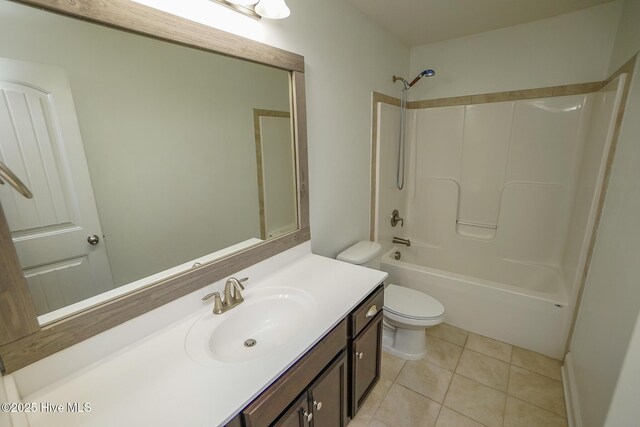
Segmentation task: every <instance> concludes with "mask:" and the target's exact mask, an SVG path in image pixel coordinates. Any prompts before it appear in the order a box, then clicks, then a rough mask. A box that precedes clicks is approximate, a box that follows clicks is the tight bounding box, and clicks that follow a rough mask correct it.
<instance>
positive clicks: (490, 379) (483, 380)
mask: <svg viewBox="0 0 640 427" xmlns="http://www.w3.org/2000/svg"><path fill="white" fill-rule="evenodd" d="M456 373H458V374H460V375H462V376H465V377H467V378H469V379H472V380H474V381H477V382H479V383H480V384H484V385H488V386H489V387H491V388H495V389H498V390H500V391H507V384H508V382H509V364H508V363H504V362H502V361H500V360H498V359H494V358H493V357H489V356H485V355H484V354H480V353H476V352H475V351H471V350H469V349H468V348H465V349H464V351H463V352H462V356H461V357H460V362H458V367H457V368H456Z"/></svg>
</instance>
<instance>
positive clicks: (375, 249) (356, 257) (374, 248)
mask: <svg viewBox="0 0 640 427" xmlns="http://www.w3.org/2000/svg"><path fill="white" fill-rule="evenodd" d="M381 249H382V246H381V245H380V243H378V242H371V241H369V240H363V241H362V242H358V243H356V244H355V245H353V246H350V247H348V248H347V249H345V250H344V251H342V252H340V253H339V254H338V257H337V260H338V261H344V262H348V263H350V264H356V265H362V266H364V267H369V268H375V269H376V270H379V267H380V258H378V255H379V254H380V250H381Z"/></svg>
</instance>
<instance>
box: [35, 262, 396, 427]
mask: <svg viewBox="0 0 640 427" xmlns="http://www.w3.org/2000/svg"><path fill="white" fill-rule="evenodd" d="M386 276H387V275H386V273H383V272H380V271H376V270H371V269H367V268H362V267H358V266H355V265H351V264H346V263H343V262H340V261H336V260H333V259H329V258H325V257H322V256H318V255H311V254H310V255H307V256H305V257H303V258H302V259H300V260H298V261H296V262H294V263H293V264H291V265H289V266H288V267H286V268H284V269H281V270H279V271H277V272H275V273H273V274H271V275H269V276H266V277H264V278H261V279H259V280H256V281H251V282H249V283H248V284H247V287H246V289H247V290H246V292H245V293H244V294H245V295H247V299H248V298H249V296H250V295H251V291H252V289H264V288H267V287H274V286H288V287H295V288H297V289H300V290H302V291H305V292H307V293H309V294H310V295H311V296H313V298H314V300H315V302H316V304H317V310H315V312H311V316H313V318H312V319H311V321H309V322H308V324H307V326H305V332H304V333H300V334H297V335H296V336H294V337H293V338H292V339H291V340H289V341H288V342H286V343H285V344H284V345H282V346H281V347H280V348H279V350H278V351H276V352H272V353H270V354H267V355H266V356H265V357H262V358H257V359H255V360H249V361H245V362H240V363H223V362H212V363H210V364H207V366H204V365H202V364H199V363H197V362H195V361H194V360H192V359H191V358H190V357H189V355H188V354H187V352H186V350H185V338H186V336H187V333H188V332H189V330H190V328H191V327H192V326H193V325H194V323H195V322H196V321H197V320H198V319H199V318H200V317H201V316H203V315H205V313H207V312H210V310H211V308H210V307H207V308H206V309H205V308H203V309H202V310H200V311H199V312H197V313H193V314H192V315H190V316H188V317H186V318H184V319H182V320H180V321H178V322H176V323H174V324H172V325H170V326H168V327H166V328H163V329H160V330H158V331H157V332H156V333H154V334H152V335H150V336H148V337H146V338H145V339H143V340H141V341H139V342H136V343H134V344H133V345H130V346H128V347H126V348H124V349H122V350H120V351H119V352H117V353H114V354H112V355H111V356H109V357H107V358H106V359H102V360H100V361H98V362H96V363H94V364H93V365H91V366H89V367H87V368H85V369H82V370H81V371H78V372H76V373H74V374H72V375H70V376H68V377H66V378H64V379H62V380H60V381H58V382H56V383H54V384H51V385H50V386H48V387H46V388H44V389H42V390H39V391H37V392H35V393H33V394H31V395H30V396H26V397H25V398H24V399H23V402H24V403H32V402H33V403H36V404H37V405H38V408H39V410H38V412H35V413H30V414H28V415H27V418H28V421H29V425H30V426H31V427H40V426H46V427H54V426H65V427H72V426H91V427H97V426H104V427H113V426H119V427H125V426H136V427H141V426H154V427H158V426H171V427H175V426H190V427H196V426H203V427H204V426H206V427H210V426H217V425H223V424H224V423H226V422H228V421H229V420H230V419H231V418H233V417H234V416H235V415H236V414H237V413H238V412H239V411H240V410H241V409H242V408H244V407H245V406H246V405H247V404H248V403H249V402H251V401H252V400H253V399H254V398H255V397H256V396H258V395H259V394H260V393H261V392H262V391H263V390H264V389H266V388H267V387H268V386H269V385H270V384H271V383H272V382H273V381H274V380H275V379H276V378H278V377H279V376H280V375H281V374H282V373H283V372H284V371H286V370H287V368H289V367H290V366H291V365H293V363H295V362H296V361H297V360H298V359H299V358H300V357H301V356H303V355H304V354H305V353H306V352H307V351H308V350H309V349H310V348H311V347H313V346H314V345H315V344H316V343H317V342H318V341H319V340H320V339H321V338H322V337H323V336H324V335H325V334H326V333H327V332H329V331H330V330H331V329H332V328H333V327H334V326H335V325H337V324H338V323H339V321H340V320H341V319H343V318H344V317H345V316H346V315H347V314H348V313H349V312H350V311H351V310H352V309H353V308H355V307H356V306H357V305H358V304H359V303H360V302H361V301H362V300H363V299H364V298H365V297H366V296H367V295H368V294H369V293H370V292H371V291H372V290H373V289H374V288H375V287H376V286H378V285H379V284H380V283H382V281H383V280H384V279H385V278H386ZM193 297H194V298H198V297H199V294H197V295H193ZM230 313H233V310H230V311H229V312H227V313H224V314H222V315H220V316H226V315H228V314H230ZM76 402H77V403H79V404H80V405H79V406H80V407H82V405H83V403H88V404H90V406H91V411H90V412H88V413H87V412H85V413H71V412H67V408H66V405H67V403H76ZM42 404H52V405H63V406H64V412H62V413H53V412H46V411H42V409H43V405H42ZM46 407H47V405H45V406H44V408H46Z"/></svg>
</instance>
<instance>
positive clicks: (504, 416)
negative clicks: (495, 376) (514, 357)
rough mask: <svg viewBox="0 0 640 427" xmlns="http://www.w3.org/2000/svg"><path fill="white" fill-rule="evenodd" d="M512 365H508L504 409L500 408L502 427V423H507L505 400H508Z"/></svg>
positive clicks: (505, 401)
mask: <svg viewBox="0 0 640 427" xmlns="http://www.w3.org/2000/svg"><path fill="white" fill-rule="evenodd" d="M512 366H513V365H512V364H511V363H510V364H509V373H508V374H507V391H506V392H505V393H504V407H503V408H502V427H504V423H505V422H506V421H507V399H508V398H509V383H510V382H511V367H512Z"/></svg>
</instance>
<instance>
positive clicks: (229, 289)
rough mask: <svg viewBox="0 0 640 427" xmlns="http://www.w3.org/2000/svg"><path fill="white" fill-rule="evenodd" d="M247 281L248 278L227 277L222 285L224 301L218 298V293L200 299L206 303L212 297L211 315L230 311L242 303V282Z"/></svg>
mask: <svg viewBox="0 0 640 427" xmlns="http://www.w3.org/2000/svg"><path fill="white" fill-rule="evenodd" d="M247 280H249V278H248V277H244V278H242V279H236V278H235V277H229V278H228V279H227V282H226V283H225V284H224V293H223V296H224V299H222V297H221V296H220V292H212V293H210V294H207V295H205V296H203V297H202V301H206V300H208V299H209V298H211V297H213V314H222V313H224V312H226V311H229V310H231V309H232V308H233V307H235V306H237V305H239V304H240V303H242V301H244V298H243V297H242V293H241V291H244V286H242V282H246V281H247Z"/></svg>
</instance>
